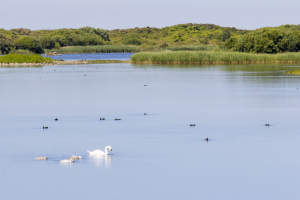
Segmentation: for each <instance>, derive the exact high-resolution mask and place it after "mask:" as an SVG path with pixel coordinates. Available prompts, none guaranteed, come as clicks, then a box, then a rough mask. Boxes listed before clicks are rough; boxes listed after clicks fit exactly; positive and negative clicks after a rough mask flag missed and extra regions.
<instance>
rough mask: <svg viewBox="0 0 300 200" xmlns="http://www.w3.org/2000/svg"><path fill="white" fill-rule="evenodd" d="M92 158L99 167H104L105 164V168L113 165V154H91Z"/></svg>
mask: <svg viewBox="0 0 300 200" xmlns="http://www.w3.org/2000/svg"><path fill="white" fill-rule="evenodd" d="M89 157H90V158H91V160H92V161H93V162H94V163H95V165H96V166H97V167H102V166H103V165H104V166H105V168H110V167H111V161H112V155H107V154H106V155H99V154H98V155H89Z"/></svg>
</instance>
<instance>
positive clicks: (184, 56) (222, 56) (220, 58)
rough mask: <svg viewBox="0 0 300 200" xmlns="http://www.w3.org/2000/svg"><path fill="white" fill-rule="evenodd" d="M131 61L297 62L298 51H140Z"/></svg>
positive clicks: (175, 62) (298, 60) (209, 62)
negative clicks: (257, 52) (275, 52)
mask: <svg viewBox="0 0 300 200" xmlns="http://www.w3.org/2000/svg"><path fill="white" fill-rule="evenodd" d="M131 61H132V62H133V63H174V64H181V63H182V64H183V63H199V64H246V63H299V62H300V53H284V54H274V55H273V54H253V53H242V52H205V51H202V52H201V51H177V52H168V51H165V52H141V53H136V54H134V55H132V56H131Z"/></svg>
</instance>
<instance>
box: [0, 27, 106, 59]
mask: <svg viewBox="0 0 300 200" xmlns="http://www.w3.org/2000/svg"><path fill="white" fill-rule="evenodd" d="M108 41H109V35H108V33H107V31H105V30H102V29H99V28H97V29H95V28H91V27H83V28H79V29H58V30H39V31H31V30H29V29H23V28H20V29H11V30H9V31H7V30H4V29H0V51H1V52H0V53H2V54H7V53H9V52H10V51H11V50H18V49H23V50H29V51H31V52H34V53H42V52H43V49H53V48H56V49H59V48H60V47H65V46H88V45H103V44H104V43H105V42H108Z"/></svg>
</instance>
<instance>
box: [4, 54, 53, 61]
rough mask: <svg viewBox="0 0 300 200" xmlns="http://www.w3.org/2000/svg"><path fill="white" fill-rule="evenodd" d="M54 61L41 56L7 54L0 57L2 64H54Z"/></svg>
mask: <svg viewBox="0 0 300 200" xmlns="http://www.w3.org/2000/svg"><path fill="white" fill-rule="evenodd" d="M52 62H53V60H52V59H51V58H49V57H46V58H44V57H43V56H41V55H39V54H34V55H21V54H7V55H5V56H0V63H52Z"/></svg>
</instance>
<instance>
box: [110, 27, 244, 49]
mask: <svg viewBox="0 0 300 200" xmlns="http://www.w3.org/2000/svg"><path fill="white" fill-rule="evenodd" d="M246 32H247V31H246V30H239V29H236V28H230V27H221V26H217V25H214V24H193V23H189V24H179V25H174V26H170V27H164V28H160V29H159V28H151V27H145V28H138V27H136V28H131V29H115V30H112V31H108V34H109V37H110V40H111V43H113V44H115V45H116V44H118V45H137V46H138V45H140V46H143V47H146V48H147V47H148V48H149V46H159V47H160V48H167V47H168V46H184V45H221V44H223V43H224V42H225V41H226V40H227V39H228V38H230V37H231V36H235V35H242V34H245V33H246Z"/></svg>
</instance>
